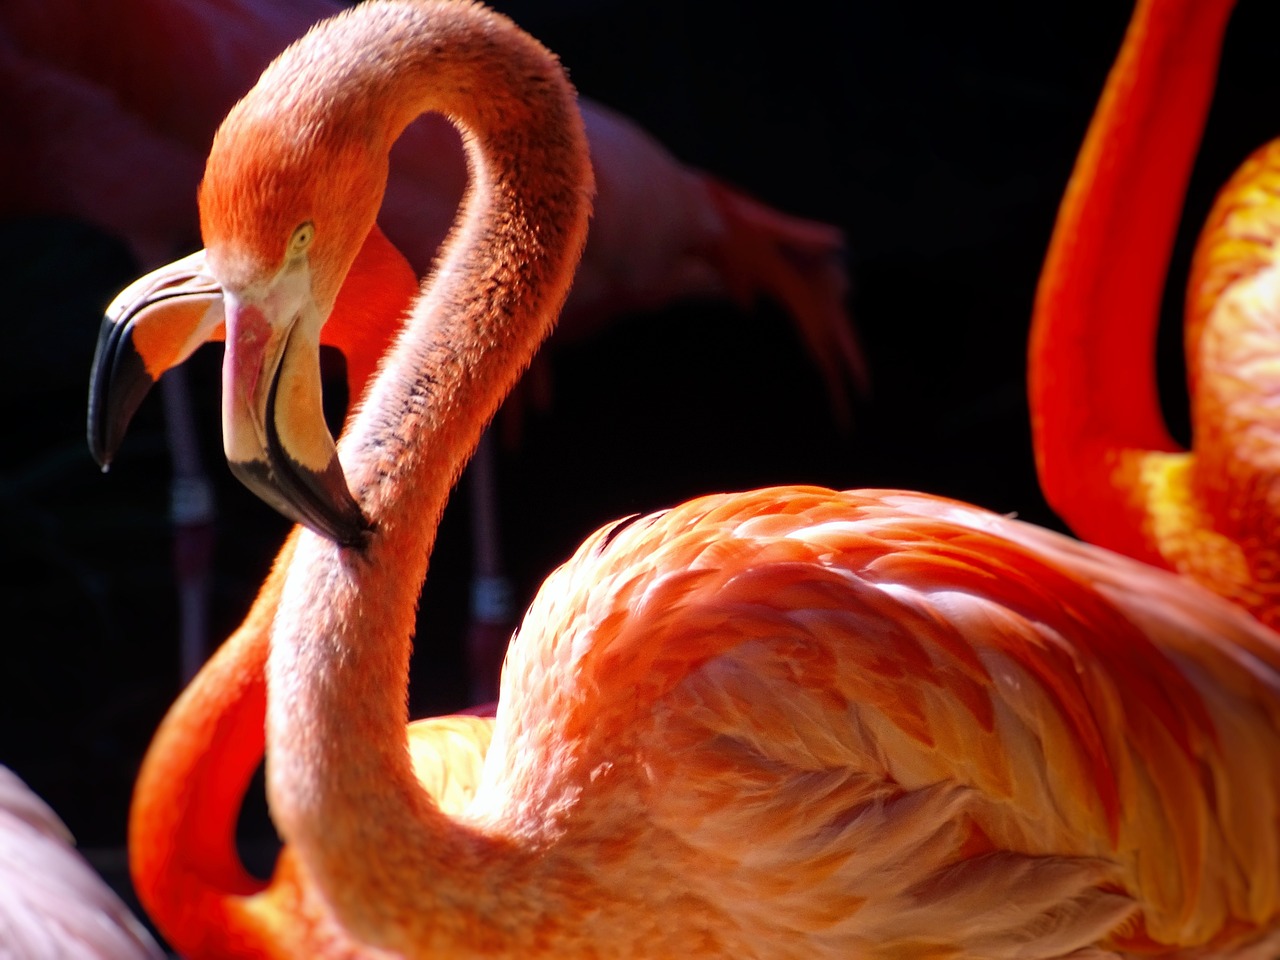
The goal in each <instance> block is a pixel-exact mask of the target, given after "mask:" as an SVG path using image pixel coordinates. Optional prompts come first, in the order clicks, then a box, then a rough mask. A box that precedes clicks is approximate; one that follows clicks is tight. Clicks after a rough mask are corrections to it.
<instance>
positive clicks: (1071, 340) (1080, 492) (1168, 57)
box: [1029, 0, 1232, 560]
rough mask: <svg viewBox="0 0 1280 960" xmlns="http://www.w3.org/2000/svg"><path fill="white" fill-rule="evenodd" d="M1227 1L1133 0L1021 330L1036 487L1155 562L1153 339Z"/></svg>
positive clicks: (1092, 530)
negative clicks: (1027, 325) (1147, 501)
mask: <svg viewBox="0 0 1280 960" xmlns="http://www.w3.org/2000/svg"><path fill="white" fill-rule="evenodd" d="M1231 8H1232V2H1231V0H1211V2H1204V0H1140V2H1139V4H1138V7H1137V9H1136V11H1135V13H1134V16H1133V19H1132V21H1131V23H1130V25H1129V29H1128V32H1127V33H1126V35H1125V39H1124V44H1123V47H1122V49H1121V51H1120V54H1119V57H1118V58H1117V61H1116V63H1115V65H1114V66H1113V68H1112V70H1111V73H1110V75H1109V76H1108V78H1107V83H1106V87H1105V89H1104V90H1103V93H1102V97H1101V100H1100V102H1099V104H1098V108H1097V111H1096V112H1095V114H1094V117H1093V120H1092V122H1091V124H1090V126H1089V130H1088V133H1087V135H1086V137H1085V141H1084V145H1083V147H1082V148H1081V151H1080V155H1079V157H1078V159H1077V161H1076V166H1075V170H1074V171H1073V173H1072V176H1071V180H1070V182H1069V183H1068V186H1067V190H1066V195H1065V197H1064V199H1063V202H1062V205H1061V208H1060V209H1059V213H1058V219H1057V223H1056V225H1055V227H1054V233H1053V238H1052V241H1051V243H1050V246H1049V252H1048V255H1047V259H1046V262H1045V266H1044V270H1043V272H1042V274H1041V278H1040V284H1039V288H1038V290H1037V294H1036V302H1035V311H1034V316H1033V321H1032V332H1031V343H1030V357H1029V359H1030V364H1029V393H1030V404H1031V420H1032V433H1033V437H1034V441H1035V448H1036V462H1037V467H1038V470H1039V474H1040V480H1041V486H1042V488H1043V490H1044V494H1045V496H1046V498H1047V499H1048V501H1049V503H1050V505H1052V506H1053V507H1054V509H1055V510H1057V511H1058V513H1059V514H1060V515H1061V516H1062V517H1063V519H1064V520H1066V522H1067V523H1068V524H1070V525H1071V527H1072V528H1073V529H1074V530H1075V532H1076V533H1077V534H1078V535H1079V536H1081V537H1082V538H1084V539H1086V540H1090V541H1092V542H1095V543H1099V544H1102V545H1104V546H1109V547H1112V548H1113V549H1117V550H1120V551H1122V552H1125V553H1129V554H1131V555H1134V556H1139V557H1143V558H1146V559H1149V560H1154V559H1155V557H1154V556H1153V555H1152V553H1151V550H1150V548H1149V547H1148V546H1147V543H1146V541H1145V539H1144V538H1143V536H1142V527H1143V517H1142V516H1141V513H1140V509H1139V507H1138V506H1137V505H1136V504H1135V502H1134V498H1133V497H1128V498H1126V497H1125V496H1123V495H1122V493H1125V492H1127V491H1128V488H1130V487H1131V486H1132V485H1133V484H1134V483H1136V481H1137V477H1136V471H1137V469H1138V468H1139V462H1138V458H1140V457H1141V456H1142V455H1144V454H1145V453H1146V452H1148V451H1164V452H1172V451H1175V450H1177V445H1176V444H1175V443H1174V441H1173V440H1172V439H1171V438H1170V436H1169V433H1168V431H1167V429H1166V427H1165V423H1164V418H1163V415H1162V413H1161V410H1160V402H1159V394H1158V391H1157V387H1156V379H1155V339H1156V330H1157V326H1158V321H1159V314H1160V304H1161V299H1162V294H1163V291H1164V285H1165V276H1166V272H1167V269H1168V263H1169V257H1170V253H1171V250H1172V246H1173V242H1174V238H1175V234H1176V231H1177V227H1178V220H1179V217H1180V214H1181V210H1182V202H1183V196H1184V193H1185V190H1186V185H1187V181H1188V179H1189V177H1190V174H1191V168H1192V165H1193V163H1194V160H1195V156H1196V152H1197V149H1198V147H1199V142H1200V136H1201V134H1202V132H1203V129H1204V124H1205V119H1206V117H1207V115H1208V110H1209V104H1210V101H1211V98H1212V95H1213V89H1214V85H1215V81H1216V75H1217V69H1218V60H1219V53H1220V48H1221V44H1222V38H1223V34H1224V32H1225V30H1226V24H1227V19H1228V17H1229V15H1230V12H1231Z"/></svg>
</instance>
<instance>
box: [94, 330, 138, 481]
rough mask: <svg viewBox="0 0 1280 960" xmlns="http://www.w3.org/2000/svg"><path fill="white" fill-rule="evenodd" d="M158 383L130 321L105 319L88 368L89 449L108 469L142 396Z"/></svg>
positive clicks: (103, 467) (97, 461) (100, 464)
mask: <svg viewBox="0 0 1280 960" xmlns="http://www.w3.org/2000/svg"><path fill="white" fill-rule="evenodd" d="M153 386H155V380H154V379H152V377H151V374H150V373H149V372H148V371H147V365H146V363H145V362H144V361H143V359H142V357H141V355H140V354H139V353H138V351H137V349H136V348H135V347H134V345H133V339H132V336H131V330H130V329H129V325H128V324H121V323H118V322H115V321H112V320H106V321H104V322H103V324H102V328H101V329H100V331H99V333H98V345H97V348H96V349H95V350H94V355H93V366H92V368H91V369H90V372H89V411H88V422H87V434H88V441H89V453H90V454H91V455H92V456H93V459H94V461H95V462H96V463H97V464H98V466H100V467H101V468H102V469H103V472H106V470H107V468H108V467H109V466H110V465H111V460H112V458H113V457H114V456H115V453H116V451H117V450H118V449H120V444H121V443H122V442H123V441H124V435H125V432H126V431H127V430H128V427H129V422H130V421H131V420H132V419H133V415H134V414H135V413H137V412H138V407H140V406H141V405H142V401H143V399H144V398H145V397H146V395H147V394H148V393H149V392H150V391H151V388H152V387H153Z"/></svg>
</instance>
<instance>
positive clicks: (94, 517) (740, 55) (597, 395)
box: [0, 0, 1280, 848]
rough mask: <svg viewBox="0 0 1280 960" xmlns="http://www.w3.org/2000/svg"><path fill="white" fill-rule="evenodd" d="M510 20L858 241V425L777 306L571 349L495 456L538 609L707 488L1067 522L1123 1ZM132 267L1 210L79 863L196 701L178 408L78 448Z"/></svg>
mask: <svg viewBox="0 0 1280 960" xmlns="http://www.w3.org/2000/svg"><path fill="white" fill-rule="evenodd" d="M499 6H500V8H502V9H504V10H506V11H507V12H508V13H510V14H511V15H512V16H513V17H514V18H515V19H516V20H517V21H519V22H521V23H522V24H523V25H525V26H526V27H527V28H529V29H530V30H531V31H532V32H533V33H535V34H536V35H538V36H539V37H540V38H542V39H543V40H544V41H545V42H546V43H547V44H548V45H549V46H550V47H552V49H554V50H556V51H557V52H558V53H559V54H560V55H561V57H562V59H563V60H564V62H565V63H566V64H567V65H568V67H569V69H570V71H571V75H572V78H573V80H574V82H575V83H576V85H577V86H578V88H579V90H580V91H581V92H582V93H583V94H586V95H589V96H591V97H592V98H594V99H596V100H598V101H600V102H602V103H605V104H607V105H610V106H612V107H615V108H617V109H618V110H620V111H622V112H624V113H626V114H628V115H630V116H631V117H632V118H634V119H636V120H637V121H639V122H640V123H641V124H642V125H643V126H645V127H646V128H647V129H648V130H649V131H650V132H652V133H653V134H654V135H656V136H657V137H658V138H659V139H660V140H662V141H663V142H664V143H665V144H666V145H667V146H668V147H669V148H670V149H671V150H672V151H673V152H674V153H675V154H676V155H677V156H679V157H680V158H681V159H683V160H685V161H687V162H689V163H692V164H696V165H697V166H700V167H703V168H705V169H707V170H712V171H715V172H716V173H717V174H718V175H720V176H721V177H723V178H724V179H726V180H728V181H730V182H732V183H736V184H737V185H739V186H741V187H743V188H745V189H747V190H748V191H750V192H752V193H754V194H756V195H757V196H758V197H760V198H761V199H763V200H765V201H767V202H769V203H770V204H772V205H774V206H776V207H778V208H780V209H783V210H786V211H789V212H792V213H796V214H801V215H805V216H808V217H812V218H815V219H819V220H825V221H827V222H831V223H835V224H838V225H840V226H841V227H842V228H843V229H844V230H845V232H846V235H847V240H848V267H849V271H850V275H851V279H852V290H851V294H850V308H851V310H852V312H853V315H854V317H855V319H856V324H857V327H858V331H859V336H860V337H861V340H862V343H863V347H864V350H865V352H866V356H867V359H868V362H869V364H870V368H871V371H872V377H873V392H872V394H871V395H870V396H869V397H867V398H864V399H863V400H862V401H860V403H859V404H858V408H857V411H856V417H855V423H854V426H853V429H852V431H851V432H849V433H844V432H842V431H841V430H839V429H838V428H837V426H836V424H835V423H834V421H833V419H832V417H831V416H830V414H829V412H828V408H827V406H826V401H825V398H824V396H823V393H822V390H821V386H820V384H819V382H818V381H817V379H816V377H815V375H814V372H813V369H812V367H811V366H810V364H809V363H808V361H807V359H806V357H805V355H804V352H803V350H802V349H801V347H800V345H799V341H798V339H797V337H796V335H795V333H794V331H793V329H792V328H791V327H790V326H789V324H788V322H787V320H786V318H785V317H784V315H783V314H782V313H781V311H780V310H778V309H777V308H776V307H775V306H774V305H771V304H763V305H761V306H760V308H759V309H757V310H755V311H753V312H748V313H744V312H741V311H738V310H735V309H733V308H730V307H728V306H726V305H724V304H714V303H692V302H690V303H681V304H676V305H673V306H672V307H671V308H670V309H667V310H664V311H661V312H657V313H652V314H645V315H637V316H632V317H620V318H618V319H617V322H615V323H614V324H612V325H611V326H610V327H609V328H608V329H607V330H606V331H605V332H603V333H602V334H600V335H598V336H596V337H593V338H591V339H590V340H587V341H584V342H580V343H575V344H571V345H565V346H563V347H561V348H558V349H557V350H556V351H555V354H554V361H553V367H552V369H553V373H554V391H555V392H554V407H553V409H552V411H551V412H550V413H549V414H546V415H539V416H535V417H534V418H533V419H531V420H530V421H528V422H527V423H526V425H525V431H524V438H523V441H522V443H521V445H520V446H519V447H518V448H504V449H503V450H502V451H501V453H500V464H499V467H500V474H499V476H500V482H501V484H502V486H501V491H502V501H501V510H502V517H503V523H504V546H505V549H506V550H507V553H508V558H509V560H510V562H511V566H512V569H513V572H514V574H515V575H516V578H517V582H518V584H519V592H520V597H521V599H522V600H523V599H524V598H527V596H528V595H529V593H530V592H531V591H532V590H533V589H534V588H535V587H536V584H537V583H538V582H539V581H540V579H541V578H542V577H543V576H544V575H545V574H546V573H547V572H548V570H549V569H550V568H551V567H552V566H553V565H554V564H556V563H558V562H559V561H561V560H562V559H564V558H565V557H566V556H567V555H568V553H569V552H570V550H571V549H572V547H573V546H574V545H576V543H577V542H578V541H579V540H581V538H582V537H583V536H585V535H586V534H587V533H588V532H590V531H591V530H593V529H594V528H596V527H597V526H599V525H600V524H601V523H603V522H605V521H607V520H609V519H611V518H613V517H616V516H618V515H620V514H624V513H630V512H634V511H639V510H648V509H652V508H656V507H660V506H663V505H666V504H669V503H671V502H673V501H676V500H679V499H683V498H685V497H687V496H690V495H693V494H696V493H701V492H708V491H712V490H723V489H735V488H744V487H749V486H755V485H758V484H764V483H772V482H784V481H812V482H818V483H823V484H829V485H833V486H838V487H854V486H898V487H908V488H916V489H922V490H926V491H930V492H935V493H940V494H947V495H951V496H955V497H959V498H962V499H966V500H970V501H973V502H976V503H978V504H981V505H983V506H986V507H990V508H992V509H995V510H999V511H1004V512H1016V513H1017V514H1018V515H1020V516H1022V517H1024V518H1027V519H1031V520H1034V521H1037V522H1041V523H1045V524H1048V525H1051V526H1057V525H1058V524H1057V522H1056V520H1055V518H1054V517H1053V516H1052V514H1051V513H1050V512H1049V511H1048V510H1047V508H1046V507H1045V505H1044V503H1043V501H1042V499H1041V497H1040V495H1039V493H1038V490H1037V486H1036V482H1035V476H1034V469H1033V464H1032V454H1031V448H1030V439H1029V431H1028V423H1027V411H1026V401H1025V381H1024V372H1025V371H1024V368H1025V347H1026V335H1027V326H1028V320H1029V317H1030V313H1031V305H1032V299H1033V294H1034V289H1035V282H1036V277H1037V274H1038V271H1039V268H1040V264H1041V260H1042V258H1043V255H1044V251H1045V248H1046V245H1047V243H1048V239H1049V235H1050V231H1051V228H1052V223H1053V218H1054V215H1055V212H1056V209H1057V204H1058V200H1059V198H1060V197H1061V194H1062V190H1063V187H1064V185H1065V183H1066V181H1067V177H1068V175H1069V173H1070V170H1071V165H1072V163H1073V160H1074V155H1075V151H1076V149H1077V147H1078V145H1079V143H1080V139H1081V137H1082V135H1083V133H1084V129H1085V125H1086V124H1087V122H1088V119H1089V117H1090V114H1091V112H1092V109H1093V105H1094V103H1095V101H1096V98H1097V95H1098V93H1099V91H1100V89H1101V85H1102V83H1103V80H1104V78H1105V75H1106V72H1107V70H1108V68H1109V66H1110V63H1111V60H1112V58H1113V56H1114V54H1115V51H1116V49H1117V46H1118V44H1119V41H1120V38H1121V35H1122V32H1123V30H1124V27H1125V24H1126V22H1127V18H1128V13H1129V10H1128V8H1127V5H1125V4H1121V3H1115V2H1110V0H1107V2H1102V0H1098V2H1089V3H1079V2H1073V3H1052V4H1047V3H1046V4H1023V5H1017V10H1016V12H1012V13H1011V12H1010V9H1009V8H1012V7H1014V6H1015V5H1006V4H1000V5H996V4H989V3H988V4H983V3H977V4H944V3H927V4H911V3H898V2H887V0H884V2H870V3H844V2H839V3H835V2H833V3H809V4H795V5H791V6H790V8H787V7H786V6H785V5H772V6H770V7H764V6H761V5H753V4H742V3H730V2H700V3H697V4H687V3H671V2H660V0H648V2H645V3H643V4H640V3H633V2H622V0H616V2H605V0H597V2H588V0H577V2H574V0H560V2H558V3H550V2H546V0H539V2H533V0H529V2H512V3H508V4H499ZM1267 6H1268V5H1266V4H1263V3H1262V2H1261V0H1252V2H1245V3H1243V4H1242V6H1241V8H1240V10H1238V11H1237V13H1236V15H1235V20H1234V21H1233V24H1232V27H1231V31H1230V34H1229V40H1228V46H1227V50H1226V53H1225V56H1224V68H1223V74H1222V78H1221V82H1220V86H1219V92H1218V99H1217V101H1216V102H1215V108H1214V113H1213V116H1212V119H1211V123H1210V127H1209V130H1208V132H1207V134H1206V146H1205V149H1204V151H1203V153H1202V156H1201V159H1200V162H1199V164H1198V166H1197V169H1196V172H1195V176H1194V182H1193V185H1192V189H1191V192H1190V195H1189V198H1188V205H1187V224H1188V225H1189V226H1188V227H1187V228H1186V229H1185V230H1184V236H1183V237H1182V239H1181V240H1180V241H1179V245H1178V249H1177V250H1176V251H1175V257H1174V264H1173V268H1172V270H1171V279H1170V287H1169V296H1168V298H1167V299H1168V303H1167V306H1166V314H1167V316H1166V331H1165V333H1164V334H1163V335H1162V336H1163V340H1162V346H1161V350H1162V353H1163V354H1164V355H1165V359H1166V360H1167V361H1168V363H1167V365H1166V367H1165V372H1164V373H1163V374H1162V376H1163V378H1164V383H1165V386H1166V387H1167V401H1168V406H1169V410H1170V412H1171V420H1172V422H1173V423H1174V426H1175V430H1176V431H1181V435H1182V436H1183V438H1184V439H1185V417H1183V416H1182V415H1181V412H1180V411H1181V408H1182V404H1183V403H1184V402H1185V401H1184V398H1183V396H1182V394H1181V392H1180V391H1181V383H1180V371H1179V369H1178V366H1177V360H1178V357H1177V351H1178V346H1177V344H1178V340H1177V337H1178V334H1177V322H1178V317H1179V315H1180V308H1181V304H1180V296H1181V285H1182V282H1183V278H1184V277H1185V268H1186V260H1187V257H1188V256H1189V252H1190V248H1191V244H1192V242H1193V240H1194V230H1195V226H1196V225H1197V224H1198V223H1199V222H1200V220H1201V219H1202V217H1203V216H1204V213H1205V211H1206V210H1207V207H1208V204H1209V202H1210V201H1211V199H1212V195H1213V191H1214V189H1215V187H1216V185H1218V184H1220V183H1221V182H1222V181H1223V180H1224V179H1225V178H1226V177H1227V176H1228V175H1229V173H1230V172H1231V170H1233V169H1234V167H1235V166H1236V165H1237V164H1238V163H1239V162H1240V160H1242V159H1243V157H1244V156H1245V155H1246V154H1247V153H1248V152H1249V151H1250V150H1251V149H1252V148H1254V147H1256V146H1258V145H1260V144H1262V143H1263V142H1264V141H1266V140H1267V139H1269V138H1270V136H1272V134H1273V133H1274V132H1275V130H1276V128H1277V126H1280V123H1278V122H1277V113H1278V112H1280V111H1277V109H1276V107H1275V106H1274V104H1275V103H1276V99H1275V98H1276V92H1277V82H1276V80H1275V78H1274V76H1272V75H1273V74H1274V73H1275V71H1274V55H1273V52H1272V51H1271V50H1270V49H1269V47H1268V44H1269V43H1273V42H1274V36H1275V32H1274V27H1275V25H1276V20H1277V14H1276V13H1275V12H1274V11H1273V10H1270V9H1266V8H1267ZM793 14H794V15H793ZM0 95H2V94H0ZM0 149H2V145H0ZM139 175H145V174H144V173H143V172H140V174H139ZM655 202H661V198H655ZM0 213H3V210H0ZM137 272H138V270H137V267H136V265H135V264H133V263H131V262H130V260H129V257H128V254H127V253H126V252H125V250H124V248H123V247H122V246H121V245H120V244H119V243H118V242H117V241H116V240H115V239H114V238H112V237H109V236H105V235H102V234H101V233H98V232H96V231H94V230H92V229H91V228H88V227H85V226H82V225H78V224H76V223H73V222H67V221H65V220H56V219H47V218H34V219H33V218H29V217H28V218H22V219H18V218H12V217H7V218H6V217H0V290H3V291H4V299H5V310H4V313H5V316H4V317H3V320H2V321H0V322H3V324H4V326H3V334H2V336H3V341H2V342H3V346H0V396H2V397H3V401H4V403H3V412H4V425H3V428H0V429H2V430H3V432H2V433H0V437H3V443H0V525H2V526H3V536H2V537H0V559H2V562H3V568H0V577H2V578H3V579H2V580H0V596H2V597H3V600H4V605H5V623H6V627H5V628H4V631H5V636H4V638H3V641H2V645H0V762H3V763H6V764H8V765H10V766H11V767H13V768H14V769H15V770H16V771H17V772H18V773H19V774H20V775H22V776H23V777H24V778H25V779H26V780H27V781H28V782H29V783H30V784H31V785H32V786H33V787H34V788H35V789H36V790H37V791H38V792H39V793H41V794H42V795H43V796H44V797H45V798H46V799H48V800H49V801H50V802H51V803H52V805H53V806H54V807H55V808H56V809H57V810H58V811H59V813H60V814H61V815H62V816H63V817H64V818H65V819H66V820H67V822H68V824H69V825H70V827H71V828H72V830H73V832H74V833H75V834H76V835H77V837H78V838H79V840H80V842H81V844H82V845H83V846H86V847H89V848H114V847H118V846H119V845H121V844H122V843H123V839H124V824H125V817H126V809H127V802H128V795H129V790H130V787H131V783H132V778H133V775H134V773H135V771H136V766H137V763H138V761H139V760H140V758H141V755H142V753H143V751H144V750H145V748H146V744H147V741H148V738H149V737H150V734H151V732H152V731H153V730H154V728H155V726H156V724H157V723H158V721H159V719H160V717H161V716H162V715H163V712H164V711H165V709H166V708H167V707H168V705H169V703H170V702H171V700H172V699H173V697H174V695H175V694H176V693H177V690H178V654H177V640H176V638H177V619H176V618H177V604H176V597H175V593H174V590H173V587H172V581H173V574H172V565H171V557H170V542H169V530H168V527H167V522H166V508H167V501H166V498H167V489H166V484H167V481H168V470H169V462H168V457H167V454H166V451H165V447H164V434H163V421H162V416H161V410H160V405H159V403H158V402H157V401H156V400H154V399H153V400H150V401H148V403H147V405H145V406H144V408H143V410H142V411H141V413H140V414H139V417H138V420H137V421H136V422H135V425H134V426H133V428H132V430H131V433H130V437H129V439H128V441H127V443H126V446H125V448H124V449H123V450H122V452H121V454H120V456H119V458H118V461H117V464H116V466H115V467H113V469H112V472H111V473H110V474H109V475H107V476H105V477H104V476H102V475H101V474H99V472H98V471H97V469H96V468H95V466H94V465H93V463H92V461H91V460H90V458H89V455H88V452H87V449H86V447H85V444H84V439H83V424H84V407H85V392H86V386H87V373H88V368H89V360H90V357H91V355H92V350H93V344H94V340H95V336H96V330H97V326H98V322H99V318H100V315H101V310H102V308H103V306H104V305H105V304H106V302H107V301H108V300H109V299H110V297H111V296H112V295H113V294H114V293H115V291H116V290H117V289H118V288H119V287H121V286H123V284H124V283H126V282H127V281H128V280H130V279H132V278H133V276H135V275H136V273H137ZM219 358H220V348H218V347H210V348H206V349H205V350H203V351H202V352H201V353H200V354H199V355H198V356H197V357H196V359H195V360H194V361H193V363H192V366H191V369H190V372H189V375H190V380H191V386H192V390H193V396H194V397H195V400H196V416H197V428H198V429H199V430H200V431H201V436H202V437H203V438H204V439H205V440H206V441H207V443H206V444H205V446H206V447H207V449H206V451H205V455H206V457H207V460H208V463H209V465H210V467H211V471H212V473H213V475H214V478H215V481H216V483H217V502H218V506H219V510H220V519H219V526H218V529H217V545H216V554H215V575H216V582H215V607H214V612H213V617H212V619H213V623H212V626H211V630H212V633H213V635H214V636H224V635H225V634H226V633H228V632H229V631H230V630H231V629H232V628H233V627H234V626H235V625H236V624H237V623H238V621H239V618H240V617H241V615H242V614H243V612H244V610H245V609H246V607H247V604H248V602H249V600H250V599H251V598H252V596H253V593H254V591H255V589H256V587H257V585H258V584H259V583H260V582H261V580H262V578H263V576H264V574H265V572H266V569H267V566H268V564H269V562H270V559H271V557H272V556H273V555H274V551H275V549H276V547H277V546H278V544H279V542H280V541H281V540H282V538H283V536H284V533H285V531H286V527H285V525H284V523H283V521H280V520H279V519H278V518H277V517H275V515H274V514H272V513H271V512H270V511H269V510H268V509H267V508H266V507H264V506H262V505H261V504H259V503H258V502H257V501H256V500H255V499H253V498H252V497H251V496H250V495H249V494H248V493H246V492H245V491H243V490H242V489H241V488H240V487H239V486H238V485H237V484H236V483H235V482H234V481H233V480H232V479H231V478H230V476H229V474H228V473H227V471H226V468H225V465H224V464H223V462H222V460H221V456H220V453H219V445H218V444H219V441H218V437H217V429H218V428H217V402H218V401H217V365H218V361H219ZM465 496H466V490H465V488H464V489H462V490H460V491H459V495H458V497H457V498H456V503H455V504H453V505H451V507H450V510H449V511H448V513H447V515H446V519H445V523H444V527H443V529H442V531H441V538H440V543H439V546H438V550H437V554H436V557H435V559H434V560H433V569H432V575H431V577H430V578H429V584H428V586H427V588H426V591H425V594H424V599H423V607H422V618H421V620H422V623H424V624H426V626H425V627H424V628H423V631H424V632H423V634H422V636H421V637H420V639H419V642H418V647H417V653H416V657H415V666H414V671H415V672H414V687H413V692H412V704H413V710H414V713H415V714H423V713H427V712H431V711H439V710H447V709H451V708H455V707H458V706H461V705H463V703H464V701H465V698H466V694H465V678H464V669H463V663H462V657H461V653H460V647H461V635H462V629H463V618H464V614H465V601H466V589H467V565H468V563H469V538H468V535H467V524H466V515H465V511H464V510H463V509H462V506H463V500H465ZM258 823H259V825H258V828H257V829H264V828H263V827H262V823H265V821H261V820H259V822H258Z"/></svg>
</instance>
